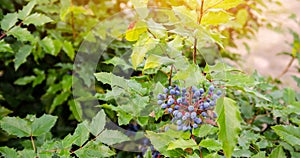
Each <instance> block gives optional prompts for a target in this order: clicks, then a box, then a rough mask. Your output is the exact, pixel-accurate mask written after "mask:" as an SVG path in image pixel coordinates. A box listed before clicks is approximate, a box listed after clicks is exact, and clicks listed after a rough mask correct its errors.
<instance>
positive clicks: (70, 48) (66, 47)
mask: <svg viewBox="0 0 300 158" xmlns="http://www.w3.org/2000/svg"><path fill="white" fill-rule="evenodd" d="M62 48H63V50H64V51H65V53H66V54H67V55H68V57H69V58H70V59H71V60H73V59H74V56H75V51H74V48H73V45H72V43H71V42H69V41H64V43H63V46H62Z"/></svg>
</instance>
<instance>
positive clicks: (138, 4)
mask: <svg viewBox="0 0 300 158" xmlns="http://www.w3.org/2000/svg"><path fill="white" fill-rule="evenodd" d="M130 1H131V3H132V4H133V6H134V9H135V10H136V12H137V13H138V15H139V16H140V17H141V18H142V19H144V18H146V17H147V16H148V14H149V10H148V8H147V4H148V0H130Z"/></svg>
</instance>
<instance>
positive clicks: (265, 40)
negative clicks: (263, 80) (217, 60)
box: [237, 0, 300, 91]
mask: <svg viewBox="0 0 300 158" xmlns="http://www.w3.org/2000/svg"><path fill="white" fill-rule="evenodd" d="M281 2H282V4H283V6H281V7H276V6H269V9H271V10H272V11H269V12H268V13H266V15H265V17H266V18H267V19H272V20H273V21H277V22H281V23H282V28H283V30H282V31H281V32H278V31H274V30H270V29H267V28H261V29H260V30H259V32H258V33H257V36H256V38H255V39H251V40H246V41H245V40H244V41H238V42H239V43H242V42H247V44H248V45H249V46H250V48H251V50H250V53H247V51H246V50H245V48H244V47H243V46H242V44H240V45H241V48H238V49H237V51H238V52H239V53H240V54H242V57H243V61H244V62H243V64H242V65H243V67H242V69H244V70H245V71H246V72H248V73H252V72H253V71H254V70H257V71H258V72H259V73H260V74H262V75H264V76H272V77H276V76H278V75H279V74H280V73H281V72H282V71H283V70H284V68H285V67H286V65H287V64H288V63H289V61H290V57H289V56H285V55H277V53H280V52H284V51H285V52H291V47H290V46H289V44H288V43H290V42H291V41H293V37H292V35H291V34H289V33H288V28H291V29H293V30H294V31H296V32H298V33H299V35H300V26H299V25H298V24H297V23H296V22H294V21H293V20H290V19H289V18H288V17H289V16H290V15H291V14H292V13H295V14H296V15H297V19H298V20H300V1H299V0H281ZM287 2H288V3H287ZM297 65H298V66H299V64H298V62H297V60H295V61H294V64H293V65H292V67H291V68H290V69H289V71H288V73H286V74H285V75H284V76H282V77H281V80H282V82H283V87H287V86H290V87H293V88H295V89H296V90H297V91H300V88H299V87H297V84H296V82H295V81H294V80H293V79H292V78H291V75H296V76H298V77H300V73H298V72H297V69H296V66H297Z"/></svg>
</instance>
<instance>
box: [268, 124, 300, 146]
mask: <svg viewBox="0 0 300 158" xmlns="http://www.w3.org/2000/svg"><path fill="white" fill-rule="evenodd" d="M272 129H273V130H274V131H275V133H276V134H277V135H279V136H280V138H281V139H283V140H284V141H286V142H287V143H289V144H291V145H292V146H294V145H299V144H300V127H295V126H292V125H277V126H273V127H272Z"/></svg>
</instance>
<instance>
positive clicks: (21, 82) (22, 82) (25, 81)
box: [14, 76, 36, 86]
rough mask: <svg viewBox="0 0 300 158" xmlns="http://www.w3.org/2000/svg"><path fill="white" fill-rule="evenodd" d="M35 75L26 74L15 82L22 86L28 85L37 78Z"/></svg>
mask: <svg viewBox="0 0 300 158" xmlns="http://www.w3.org/2000/svg"><path fill="white" fill-rule="evenodd" d="M35 78H36V77H35V76H25V77H21V78H18V79H17V80H16V81H15V82H14V84H15V85H20V86H23V85H27V84H28V83H31V82H33V81H34V80H35Z"/></svg>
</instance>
